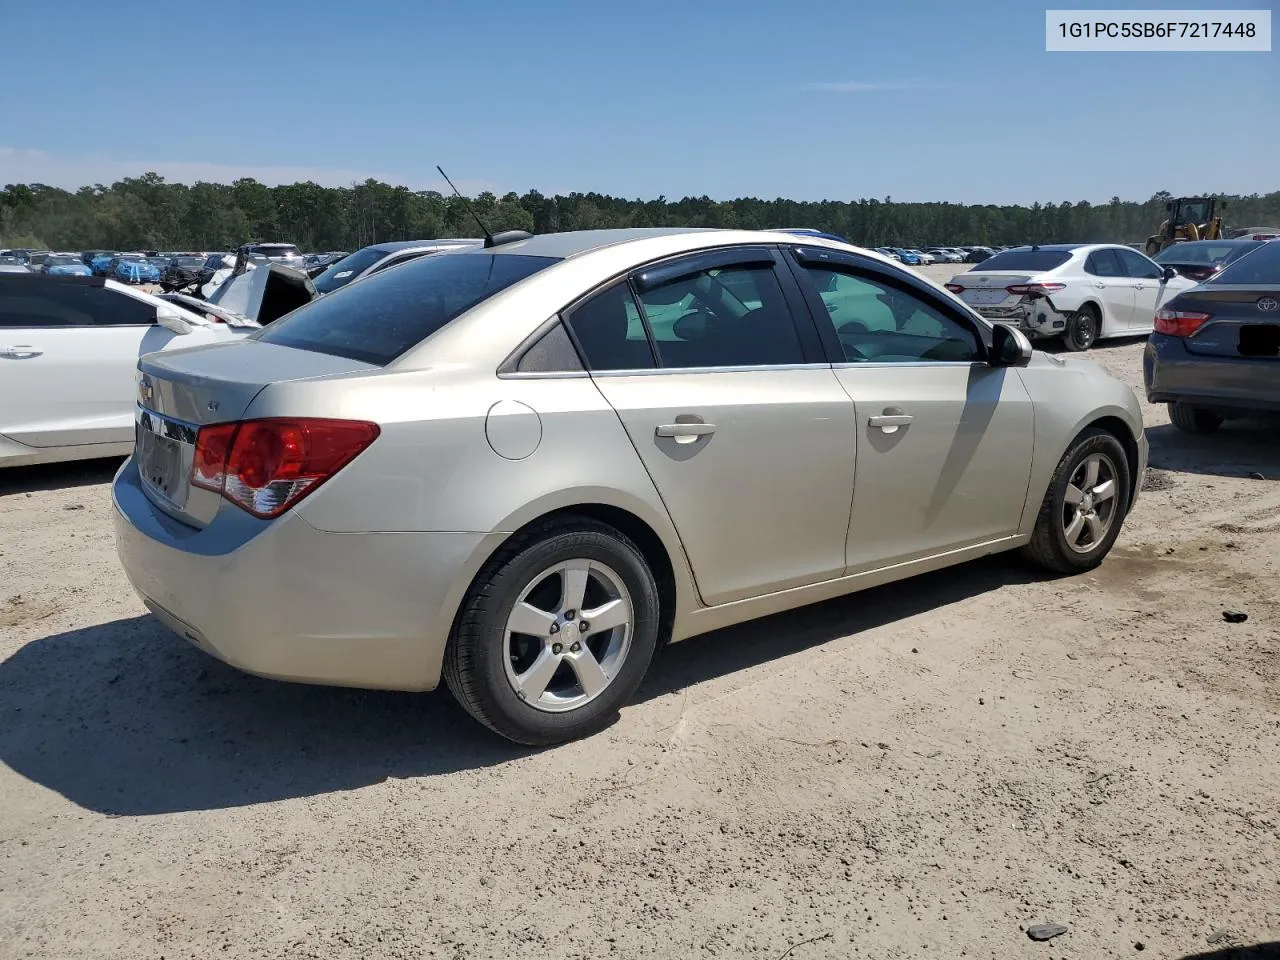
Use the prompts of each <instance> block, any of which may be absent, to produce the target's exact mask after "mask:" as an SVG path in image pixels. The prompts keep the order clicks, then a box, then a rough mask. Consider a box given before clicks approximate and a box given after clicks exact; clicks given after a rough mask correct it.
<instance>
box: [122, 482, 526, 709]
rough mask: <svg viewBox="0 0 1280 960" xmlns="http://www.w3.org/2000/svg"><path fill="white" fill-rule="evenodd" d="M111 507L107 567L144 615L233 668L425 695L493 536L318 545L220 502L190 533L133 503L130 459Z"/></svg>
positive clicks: (327, 540)
mask: <svg viewBox="0 0 1280 960" xmlns="http://www.w3.org/2000/svg"><path fill="white" fill-rule="evenodd" d="M112 502H113V504H114V510H113V520H114V524H115V536H116V548H117V552H118V554H119V557H120V562H121V564H122V566H123V567H124V570H125V573H126V575H127V576H128V578H129V581H130V583H131V584H132V585H133V588H134V589H135V590H136V591H137V593H138V595H139V596H140V597H141V598H142V600H143V602H144V603H145V604H146V605H147V607H148V609H150V610H151V612H152V613H154V614H155V615H156V616H157V617H158V618H159V619H160V620H161V621H162V622H164V623H165V624H166V625H167V626H169V627H170V629H172V630H174V631H175V632H176V633H178V634H179V635H180V636H183V637H185V638H186V639H187V640H189V641H190V642H191V643H193V644H195V645H196V646H197V647H199V648H200V649H202V650H204V651H205V652H206V653H209V654H211V655H212V656H214V657H217V658H218V659H220V660H223V661H225V662H226V663H228V664H230V665H231V666H233V667H236V668H238V669H240V670H244V671H246V672H248V673H253V674H258V675H260V676H264V677H271V678H274V679H279V680H292V681H297V682H302V683H319V684H331V685H336V686H353V687H369V688H378V689H392V690H430V689H433V688H434V687H436V686H437V685H438V683H439V680H440V667H441V663H442V661H443V656H444V647H445V643H446V641H447V640H448V636H449V632H450V628H451V625H452V618H453V611H454V609H455V608H456V606H457V603H458V600H459V598H460V597H461V594H462V592H463V591H464V590H465V588H466V585H467V584H469V583H470V581H471V578H472V577H473V576H474V571H475V569H476V568H477V567H478V566H479V564H480V563H481V562H483V559H484V557H487V556H488V555H489V552H490V549H491V544H492V541H493V540H495V539H498V540H500V539H501V538H502V535H495V534H490V535H485V534H472V533H369V534H364V533H358V534H336V533H324V532H322V531H320V530H317V529H316V528H314V527H312V526H311V525H309V524H308V523H306V521H304V520H303V519H302V518H301V517H300V516H298V514H297V513H296V512H291V513H288V514H286V515H285V516H284V517H282V518H280V519H279V520H276V521H274V522H270V523H264V522H260V521H252V522H250V521H251V520H252V518H249V517H248V515H247V514H245V515H243V516H237V515H236V513H238V511H236V508H234V507H232V506H230V505H229V504H228V505H224V507H223V508H222V510H221V511H220V512H219V516H218V517H216V518H215V519H214V521H213V522H212V523H211V524H209V526H207V527H205V528H204V529H203V530H196V529H194V528H191V527H188V526H185V525H184V524H181V523H178V522H177V521H175V520H173V519H172V518H170V517H169V516H167V515H166V514H164V513H163V512H161V511H160V510H159V509H157V508H156V507H155V506H154V505H153V504H152V503H151V501H150V500H149V499H147V496H146V494H145V493H144V492H143V490H142V487H141V482H140V479H139V476H138V471H137V468H136V466H135V465H134V462H133V460H132V458H131V459H130V460H129V461H127V462H126V463H125V465H124V466H123V467H122V468H121V469H120V472H119V473H118V474H117V475H116V478H115V481H114V483H113V484H112ZM229 511H231V512H232V513H230V514H229V515H227V516H224V514H228V512H229Z"/></svg>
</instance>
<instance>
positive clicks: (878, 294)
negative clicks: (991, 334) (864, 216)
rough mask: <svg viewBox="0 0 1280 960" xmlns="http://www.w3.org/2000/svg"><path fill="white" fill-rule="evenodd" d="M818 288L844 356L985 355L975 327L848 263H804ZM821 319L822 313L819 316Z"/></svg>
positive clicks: (881, 359) (872, 359)
mask: <svg viewBox="0 0 1280 960" xmlns="http://www.w3.org/2000/svg"><path fill="white" fill-rule="evenodd" d="M803 270H804V272H805V273H806V274H807V275H808V277H809V279H810V280H811V281H812V282H813V284H814V286H815V287H816V288H817V291H818V296H819V297H821V299H822V303H823V305H824V306H825V307H826V312H827V317H828V318H829V320H830V322H831V325H832V327H833V328H834V330H835V334H836V338H837V339H838V340H839V342H840V348H841V350H842V351H843V352H844V356H845V360H846V361H849V362H853V363H912V362H919V361H942V362H954V363H974V362H977V361H980V360H982V359H983V353H982V346H981V344H980V343H979V340H978V335H977V333H976V332H975V331H974V329H973V327H972V326H971V325H970V324H969V323H967V322H965V321H964V320H963V319H961V318H960V317H956V316H954V315H952V314H951V313H949V312H946V311H944V310H943V309H941V308H940V307H938V306H935V305H934V304H932V303H929V302H927V301H926V300H925V299H924V298H923V297H921V296H919V295H917V294H916V293H914V292H912V291H911V290H909V289H906V288H905V287H899V286H896V285H894V284H892V283H890V282H888V281H887V280H884V279H881V278H880V277H879V276H876V275H874V274H870V273H862V272H854V271H852V270H850V269H847V268H839V269H832V268H830V267H818V266H806V267H804V268H803ZM819 322H821V318H819Z"/></svg>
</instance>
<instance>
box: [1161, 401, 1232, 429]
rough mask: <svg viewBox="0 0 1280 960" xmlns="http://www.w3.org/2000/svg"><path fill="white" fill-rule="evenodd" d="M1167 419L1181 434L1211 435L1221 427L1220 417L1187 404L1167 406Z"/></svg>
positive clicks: (1202, 408) (1210, 411)
mask: <svg viewBox="0 0 1280 960" xmlns="http://www.w3.org/2000/svg"><path fill="white" fill-rule="evenodd" d="M1169 419H1170V420H1172V421H1173V425H1174V426H1175V427H1177V428H1178V429H1179V430H1181V431H1182V432H1183V433H1213V431H1215V430H1217V429H1218V428H1219V427H1220V426H1222V417H1220V416H1218V415H1217V414H1216V413H1214V412H1213V411H1212V410H1206V409H1205V408H1204V407H1193V406H1192V405H1191V404H1189V403H1171V404H1169Z"/></svg>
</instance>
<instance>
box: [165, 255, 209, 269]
mask: <svg viewBox="0 0 1280 960" xmlns="http://www.w3.org/2000/svg"><path fill="white" fill-rule="evenodd" d="M170 263H172V265H173V266H175V267H199V266H202V265H203V264H204V258H203V257H174V258H173V260H171V261H170Z"/></svg>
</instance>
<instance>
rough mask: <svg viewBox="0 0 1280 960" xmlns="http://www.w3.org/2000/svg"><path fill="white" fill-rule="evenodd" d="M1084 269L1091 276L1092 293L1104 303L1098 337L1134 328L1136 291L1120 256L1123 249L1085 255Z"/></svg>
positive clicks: (1107, 249) (1126, 331) (1107, 248)
mask: <svg viewBox="0 0 1280 960" xmlns="http://www.w3.org/2000/svg"><path fill="white" fill-rule="evenodd" d="M1084 272H1085V273H1086V274H1088V276H1089V284H1090V286H1091V287H1092V288H1093V296H1094V297H1096V298H1097V299H1098V301H1099V302H1100V303H1101V304H1102V306H1103V311H1102V329H1101V330H1099V331H1098V336H1099V337H1104V336H1106V337H1115V336H1124V335H1125V334H1126V333H1128V332H1129V331H1130V330H1132V329H1133V312H1134V305H1135V302H1136V291H1135V290H1134V288H1133V283H1134V282H1133V279H1132V278H1131V277H1130V276H1129V273H1128V271H1127V270H1125V267H1124V262H1123V261H1122V260H1121V259H1120V251H1119V250H1118V249H1116V248H1114V247H1106V248H1104V249H1102V250H1095V251H1093V253H1091V254H1089V256H1088V257H1086V258H1085V261H1084Z"/></svg>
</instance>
